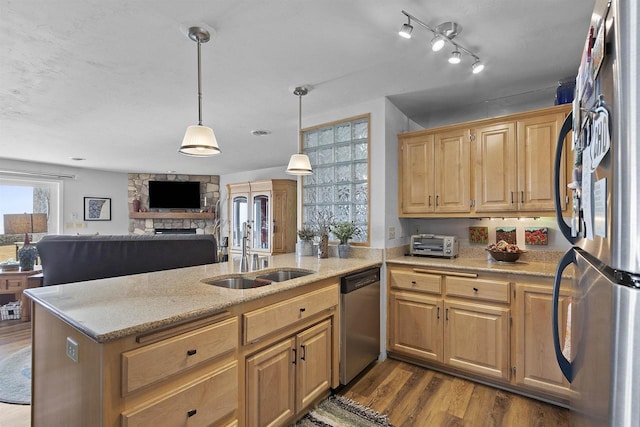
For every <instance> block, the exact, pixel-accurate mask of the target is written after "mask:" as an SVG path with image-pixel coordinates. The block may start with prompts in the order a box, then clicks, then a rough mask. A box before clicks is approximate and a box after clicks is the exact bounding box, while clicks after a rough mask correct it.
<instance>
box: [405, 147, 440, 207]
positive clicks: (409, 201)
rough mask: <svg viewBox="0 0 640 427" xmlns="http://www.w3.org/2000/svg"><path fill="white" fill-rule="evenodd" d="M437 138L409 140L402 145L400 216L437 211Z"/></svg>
mask: <svg viewBox="0 0 640 427" xmlns="http://www.w3.org/2000/svg"><path fill="white" fill-rule="evenodd" d="M433 161H434V159H433V135H421V136H415V137H411V138H406V139H404V140H402V141H401V143H400V162H401V163H400V170H401V176H400V194H401V197H400V213H401V214H421V213H429V212H433V209H434V206H435V194H434V180H433V179H434V172H433Z"/></svg>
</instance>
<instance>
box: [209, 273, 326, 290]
mask: <svg viewBox="0 0 640 427" xmlns="http://www.w3.org/2000/svg"><path fill="white" fill-rule="evenodd" d="M257 273H258V272H254V275H252V276H244V275H243V276H231V277H225V278H223V279H216V280H204V281H203V282H204V283H206V284H207V285H213V286H219V287H221V288H228V289H253V288H259V287H261V286H267V285H270V284H271V283H275V282H285V281H287V280H291V279H296V278H298V277H303V276H308V275H309V274H313V273H315V271H311V270H300V269H286V268H285V269H280V270H276V271H272V272H270V273H266V274H261V275H259V276H257V277H256V276H255V274H257Z"/></svg>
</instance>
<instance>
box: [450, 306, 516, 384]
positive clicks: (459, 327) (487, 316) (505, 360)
mask: <svg viewBox="0 0 640 427" xmlns="http://www.w3.org/2000/svg"><path fill="white" fill-rule="evenodd" d="M444 307H445V308H444V311H445V322H444V325H445V326H444V336H445V346H444V349H445V350H444V363H445V364H447V365H449V366H452V367H454V368H458V369H462V370H465V371H468V372H473V373H475V374H479V375H482V376H485V377H490V378H495V379H499V380H504V381H509V315H510V310H509V308H506V307H499V306H490V305H479V304H477V303H466V302H457V301H455V302H454V301H445V303H444Z"/></svg>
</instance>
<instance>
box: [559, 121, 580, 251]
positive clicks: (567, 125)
mask: <svg viewBox="0 0 640 427" xmlns="http://www.w3.org/2000/svg"><path fill="white" fill-rule="evenodd" d="M572 127H573V112H570V113H569V115H568V116H567V118H566V119H564V123H562V128H561V129H560V134H559V135H558V143H557V144H556V158H555V162H554V167H553V185H554V202H555V205H556V220H557V222H558V228H560V231H561V232H562V235H563V236H564V237H565V238H566V239H567V240H568V241H569V242H570V243H571V244H574V243H575V242H576V241H577V240H578V238H577V237H573V236H572V235H571V227H570V226H569V225H568V224H567V223H566V222H565V221H564V218H562V202H561V200H560V170H561V168H560V161H561V160H562V151H563V149H564V143H565V140H566V137H567V135H568V134H569V132H571V129H572Z"/></svg>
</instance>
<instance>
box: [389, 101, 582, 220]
mask: <svg viewBox="0 0 640 427" xmlns="http://www.w3.org/2000/svg"><path fill="white" fill-rule="evenodd" d="M568 111H569V107H567V106H566V105H565V106H556V107H551V108H546V109H541V110H536V111H532V112H526V113H519V114H513V115H510V116H504V117H499V118H492V119H485V120H478V121H475V122H468V123H464V124H456V125H452V126H445V127H441V128H436V129H428V130H423V131H417V132H410V133H405V134H400V135H398V145H399V149H400V154H399V160H400V161H399V163H400V164H399V181H400V182H399V192H400V197H399V215H400V216H401V217H422V216H424V217H442V216H444V215H443V214H447V216H456V217H469V216H477V215H487V216H488V215H497V214H506V215H510V216H511V215H516V214H518V213H521V212H522V213H525V214H527V215H534V214H535V215H541V214H544V213H547V212H553V211H554V210H555V205H554V182H553V169H554V159H555V149H556V142H557V135H558V133H559V130H560V128H561V126H562V123H563V121H564V118H565V116H566V114H567V113H568ZM470 141H471V142H470ZM470 153H471V154H470ZM563 156H564V159H563V160H562V161H561V171H560V193H561V194H560V199H561V202H562V203H563V207H562V209H563V211H565V212H566V211H567V209H568V208H569V203H568V200H567V188H566V184H567V179H568V176H569V175H570V174H571V168H570V167H568V163H569V162H568V160H567V158H568V156H567V150H566V149H565V151H564V153H563Z"/></svg>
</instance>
